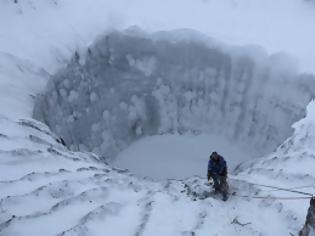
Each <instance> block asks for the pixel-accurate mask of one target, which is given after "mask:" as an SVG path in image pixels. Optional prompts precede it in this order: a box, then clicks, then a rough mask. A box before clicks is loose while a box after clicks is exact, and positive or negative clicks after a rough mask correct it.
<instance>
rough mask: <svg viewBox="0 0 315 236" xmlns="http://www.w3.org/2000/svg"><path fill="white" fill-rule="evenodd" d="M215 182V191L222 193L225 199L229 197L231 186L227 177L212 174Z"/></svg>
mask: <svg viewBox="0 0 315 236" xmlns="http://www.w3.org/2000/svg"><path fill="white" fill-rule="evenodd" d="M210 176H211V178H212V179H213V182H214V185H213V187H214V189H215V190H216V191H219V192H221V193H222V196H223V197H227V195H228V192H229V185H228V183H227V176H225V175H223V176H222V175H214V174H210Z"/></svg>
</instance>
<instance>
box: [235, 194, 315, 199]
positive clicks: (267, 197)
mask: <svg viewBox="0 0 315 236" xmlns="http://www.w3.org/2000/svg"><path fill="white" fill-rule="evenodd" d="M232 196H235V197H240V198H256V199H272V200H306V199H312V198H313V197H272V196H249V195H237V194H232Z"/></svg>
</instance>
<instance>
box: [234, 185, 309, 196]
mask: <svg viewBox="0 0 315 236" xmlns="http://www.w3.org/2000/svg"><path fill="white" fill-rule="evenodd" d="M247 183H248V184H250V185H253V186H259V187H265V188H271V189H272V190H273V191H286V192H291V193H297V194H301V195H304V196H303V197H277V196H250V195H238V194H236V193H233V194H232V196H235V197H240V198H254V199H275V200H305V199H314V198H315V195H314V194H312V193H307V192H302V191H297V190H294V189H299V188H308V187H314V185H307V186H299V187H294V188H281V187H276V186H271V185H265V184H255V183H251V182H247Z"/></svg>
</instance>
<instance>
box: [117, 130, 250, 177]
mask: <svg viewBox="0 0 315 236" xmlns="http://www.w3.org/2000/svg"><path fill="white" fill-rule="evenodd" d="M226 147H228V149H227V148H226ZM216 150H220V154H221V155H223V156H224V157H225V159H226V160H227V162H228V164H229V169H230V170H233V169H234V167H235V166H236V165H237V164H239V163H241V162H243V161H245V160H248V159H250V158H251V156H250V155H249V154H248V153H244V152H243V150H240V149H239V147H238V146H236V145H233V143H231V142H229V141H228V140H225V139H224V138H222V137H219V136H217V135H213V136H211V135H207V134H204V135H193V134H190V135H189V134H185V135H179V134H173V135H172V134H164V135H155V136H150V137H146V138H142V139H140V140H139V141H136V142H134V143H132V144H131V145H130V146H129V147H128V148H126V149H124V150H123V151H122V152H121V153H119V154H118V155H117V157H116V158H115V160H114V161H113V163H112V165H114V166H117V167H119V168H127V169H129V170H130V171H132V172H133V173H135V174H137V175H138V176H142V177H146V176H150V177H152V178H154V179H184V178H188V177H190V176H194V175H198V176H200V177H204V176H206V172H207V170H206V167H207V163H208V160H209V156H210V154H211V153H212V152H213V151H216ZM221 150H222V151H221Z"/></svg>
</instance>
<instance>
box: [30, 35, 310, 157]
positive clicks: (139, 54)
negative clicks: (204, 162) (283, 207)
mask: <svg viewBox="0 0 315 236" xmlns="http://www.w3.org/2000/svg"><path fill="white" fill-rule="evenodd" d="M181 33H183V32H181ZM181 37H183V36H181ZM181 37H178V35H174V32H163V33H162V34H161V33H158V34H155V35H154V34H153V35H146V34H139V33H130V32H118V31H115V32H112V33H109V34H108V35H106V36H104V37H102V38H100V39H98V40H97V41H96V42H95V43H94V44H93V45H91V46H90V47H89V48H88V49H87V50H86V51H85V52H84V53H79V52H76V53H75V55H74V56H73V58H72V59H71V61H70V62H69V64H68V65H67V67H66V68H64V69H63V70H61V71H59V72H58V73H56V75H54V76H53V78H52V79H51V80H50V81H49V84H48V86H47V90H46V92H45V93H44V94H43V95H42V96H40V97H38V98H37V101H36V105H35V108H34V117H35V118H37V119H39V120H40V121H43V122H44V123H46V124H47V125H48V126H49V127H50V128H51V129H52V130H53V131H54V132H56V133H57V134H58V135H59V136H61V137H63V138H64V139H65V141H66V143H67V144H68V146H69V147H70V148H71V149H72V150H84V151H93V152H95V153H97V154H99V155H101V156H103V157H104V158H105V159H107V158H113V157H116V156H117V155H118V154H119V153H120V152H121V151H122V150H124V149H126V148H127V147H128V146H129V145H131V144H132V143H133V142H135V141H137V140H139V139H140V138H143V137H148V136H152V135H160V134H174V133H180V134H185V133H193V134H211V135H218V134H220V136H222V137H224V138H226V140H229V141H233V142H234V143H235V144H236V145H238V146H239V147H240V149H244V150H246V152H247V153H249V156H255V157H257V156H264V155H267V154H269V153H270V152H272V151H273V150H274V149H276V148H277V147H278V146H279V145H280V144H281V143H282V142H283V141H285V139H287V138H288V137H289V136H290V135H291V134H292V133H293V129H292V128H291V125H292V124H293V123H294V122H296V121H297V120H300V119H301V118H303V117H304V116H305V107H306V106H307V104H308V103H309V101H310V100H311V99H312V98H313V97H314V94H315V85H314V81H315V80H314V76H312V75H306V74H301V75H298V74H296V71H295V70H288V68H291V67H290V63H288V60H286V58H285V57H284V58H283V55H282V57H275V56H274V55H273V56H267V57H266V56H265V55H264V56H259V58H256V59H255V60H254V59H253V51H250V50H248V48H247V49H246V50H245V49H244V47H241V48H238V49H237V50H236V49H235V48H234V49H233V50H230V51H229V49H227V48H225V49H222V47H221V46H220V47H219V46H210V44H206V43H204V42H205V39H201V40H199V41H198V40H196V39H195V38H194V40H186V39H185V40H184V39H181ZM196 37H197V36H196ZM198 37H199V36H198ZM198 37H197V38H198ZM157 38H158V39H157ZM184 38H185V37H184ZM174 39H176V40H174ZM254 51H255V50H254ZM214 149H216V148H214ZM216 150H217V149H216ZM217 151H219V152H220V150H217Z"/></svg>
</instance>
